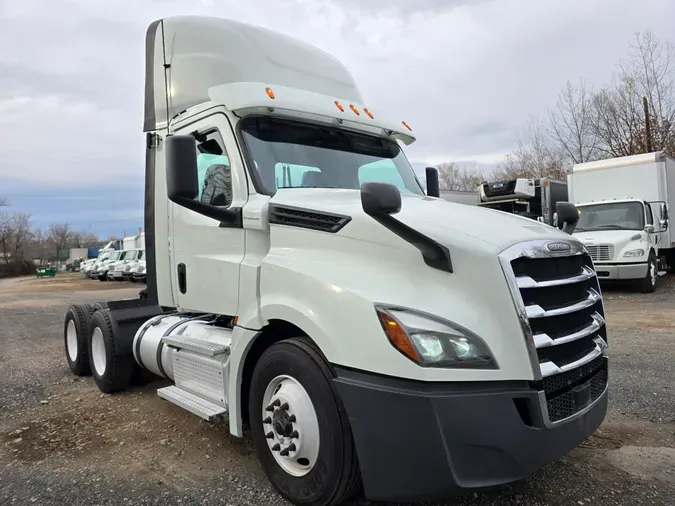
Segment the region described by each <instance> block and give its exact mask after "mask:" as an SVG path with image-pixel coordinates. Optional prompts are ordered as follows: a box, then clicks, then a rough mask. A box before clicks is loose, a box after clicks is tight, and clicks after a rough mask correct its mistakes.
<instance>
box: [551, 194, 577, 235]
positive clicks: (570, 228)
mask: <svg viewBox="0 0 675 506" xmlns="http://www.w3.org/2000/svg"><path fill="white" fill-rule="evenodd" d="M555 210H556V214H557V215H558V223H557V225H558V228H559V229H561V230H562V231H563V232H565V233H567V234H570V235H571V234H572V232H574V229H575V228H576V226H577V222H578V221H579V211H578V210H577V206H575V205H574V204H572V203H571V202H557V203H556V205H555Z"/></svg>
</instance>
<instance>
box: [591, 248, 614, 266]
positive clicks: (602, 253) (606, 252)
mask: <svg viewBox="0 0 675 506" xmlns="http://www.w3.org/2000/svg"><path fill="white" fill-rule="evenodd" d="M586 249H588V252H589V253H590V254H591V258H592V259H593V261H594V262H597V261H600V262H603V261H608V260H612V259H614V245H613V244H599V245H597V246H586Z"/></svg>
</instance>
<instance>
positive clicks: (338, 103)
mask: <svg viewBox="0 0 675 506" xmlns="http://www.w3.org/2000/svg"><path fill="white" fill-rule="evenodd" d="M335 107H337V108H338V109H340V111H342V112H345V108H344V107H342V104H341V103H340V102H338V101H337V100H336V101H335Z"/></svg>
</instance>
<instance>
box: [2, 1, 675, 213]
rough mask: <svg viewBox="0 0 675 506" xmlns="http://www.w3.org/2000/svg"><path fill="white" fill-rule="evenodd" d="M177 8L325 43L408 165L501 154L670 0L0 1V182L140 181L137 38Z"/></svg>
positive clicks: (666, 28)
mask: <svg viewBox="0 0 675 506" xmlns="http://www.w3.org/2000/svg"><path fill="white" fill-rule="evenodd" d="M177 14H198V15H212V16H222V17H230V18H233V19H238V20H242V21H246V22H249V23H255V24H259V25H262V26H266V27H269V28H272V29H274V30H278V31H282V32H284V33H286V34H288V35H291V36H294V37H297V38H299V39H302V40H304V41H307V42H309V43H311V44H314V45H316V46H319V47H320V48H322V49H324V50H326V51H328V52H330V53H332V54H333V55H335V56H336V57H337V58H338V59H340V60H342V61H343V62H344V63H345V64H346V65H347V66H348V67H349V68H350V70H351V72H352V73H353V75H354V77H355V79H356V81H357V83H358V84H359V86H360V88H361V92H362V94H363V96H364V98H365V101H366V104H367V105H369V106H371V108H372V109H373V110H385V109H386V110H388V111H389V112H390V114H393V115H394V116H397V117H401V118H404V119H406V120H407V121H408V122H409V123H410V124H411V125H412V127H413V129H414V130H415V132H416V134H417V138H418V141H417V142H416V143H415V144H414V145H412V146H410V147H409V148H407V153H408V156H409V158H410V159H411V160H412V161H414V162H420V163H422V162H428V163H438V162H441V161H450V160H476V161H479V162H495V161H499V160H500V159H502V158H503V156H504V154H506V153H507V152H508V151H509V150H510V149H511V148H512V147H513V145H514V143H515V137H516V134H517V131H518V128H520V127H521V126H522V125H523V124H524V122H525V121H526V120H527V116H528V115H529V114H533V115H543V114H545V111H546V109H547V108H548V107H550V106H551V105H553V103H554V102H555V96H556V93H557V91H558V89H559V88H560V86H561V85H562V84H563V83H564V81H565V80H566V79H572V80H577V79H579V78H580V77H584V78H586V79H587V80H588V81H589V83H591V84H596V85H602V84H603V83H605V82H606V81H607V80H608V79H609V78H610V77H611V74H612V72H613V71H614V70H615V64H616V62H617V59H618V58H619V56H621V55H622V54H624V53H625V51H626V49H627V46H628V44H629V42H630V40H631V36H632V32H633V31H634V30H644V29H651V30H653V31H654V32H655V34H656V35H657V36H658V37H661V38H671V40H674V39H675V35H673V33H674V32H673V20H675V1H673V0H639V1H638V0H565V1H562V0H560V1H559V0H545V1H544V0H492V1H488V0H248V1H242V0H236V1H235V0H232V1H230V0H154V1H153V0H41V1H39V0H0V49H1V50H0V133H1V134H2V136H1V138H0V194H2V193H3V186H4V188H5V193H8V192H9V193H10V197H11V196H12V195H11V191H15V192H19V193H21V192H24V193H25V191H26V188H29V187H30V185H32V184H34V183H35V182H39V184H40V185H41V187H45V185H47V186H52V187H53V186H54V185H62V184H67V185H69V186H71V188H72V186H73V185H78V186H81V187H82V188H81V190H82V191H83V192H84V191H88V190H87V189H89V190H91V191H94V190H92V189H97V190H101V189H102V188H105V186H103V185H113V186H114V187H115V189H116V188H117V187H118V186H119V187H123V186H124V185H126V184H134V185H136V187H138V185H139V184H140V182H141V180H142V177H143V163H144V152H143V148H144V143H143V135H142V133H141V130H142V98H143V80H144V76H143V70H144V69H143V64H144V62H143V58H144V47H143V46H144V34H145V30H146V28H147V25H148V24H149V23H150V22H151V21H153V20H155V19H157V18H160V17H164V16H171V15H177ZM674 41H675V40H674ZM8 190H10V191H8ZM72 191H76V190H70V191H69V193H70V192H72ZM115 191H118V190H115ZM19 200H20V199H19ZM139 212H140V211H139Z"/></svg>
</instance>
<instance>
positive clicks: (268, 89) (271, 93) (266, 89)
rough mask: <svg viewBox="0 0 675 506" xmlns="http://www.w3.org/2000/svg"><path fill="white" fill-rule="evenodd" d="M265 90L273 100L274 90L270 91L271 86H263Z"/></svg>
mask: <svg viewBox="0 0 675 506" xmlns="http://www.w3.org/2000/svg"><path fill="white" fill-rule="evenodd" d="M265 92H266V93H267V96H268V97H270V98H271V99H272V100H274V92H273V91H272V88H265Z"/></svg>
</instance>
